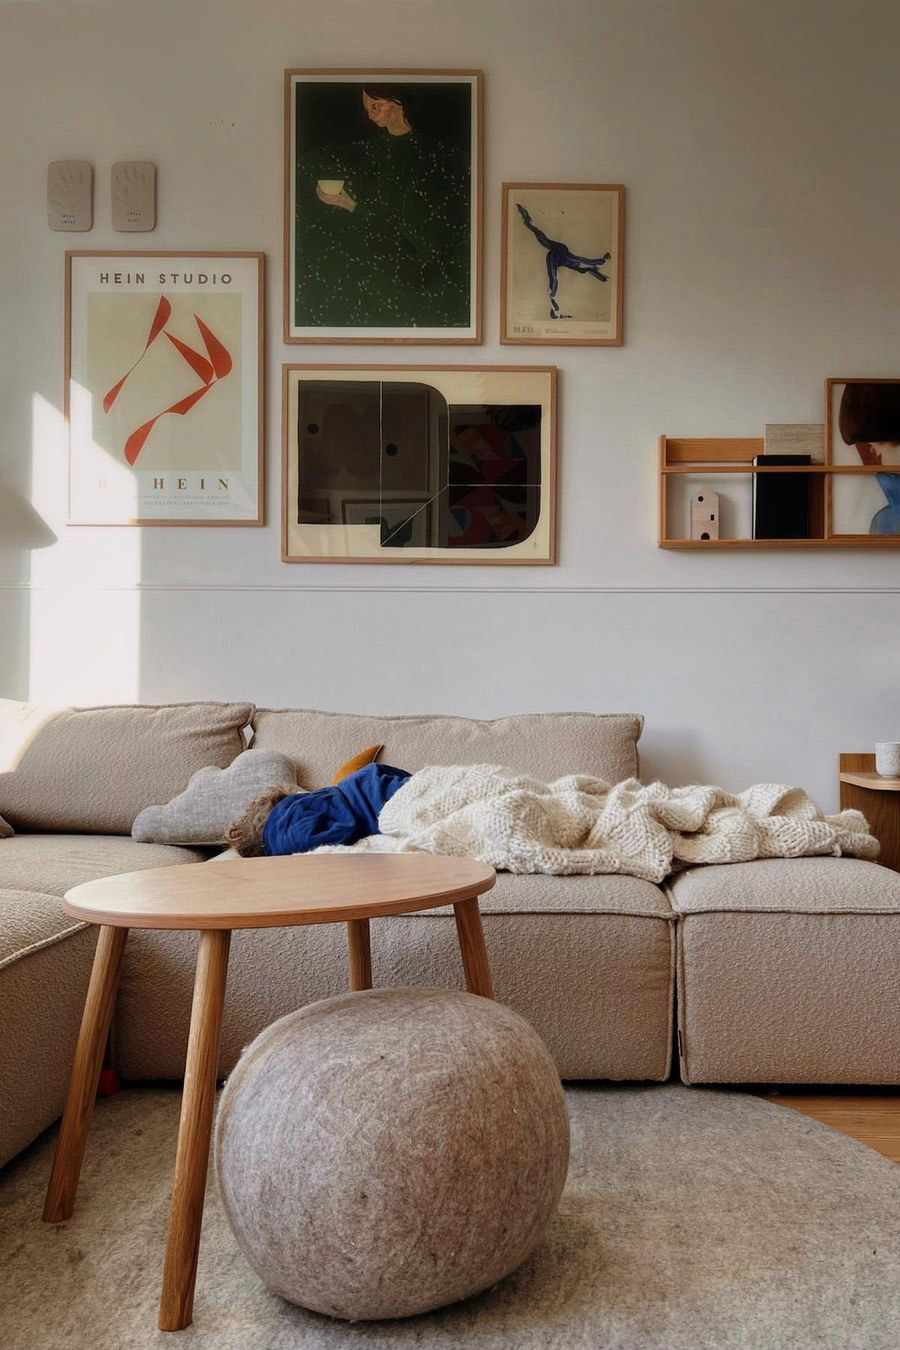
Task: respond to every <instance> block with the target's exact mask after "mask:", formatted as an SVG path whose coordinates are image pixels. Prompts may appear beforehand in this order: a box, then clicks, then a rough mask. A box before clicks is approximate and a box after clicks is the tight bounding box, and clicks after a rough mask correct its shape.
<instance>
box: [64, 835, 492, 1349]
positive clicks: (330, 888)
mask: <svg viewBox="0 0 900 1350" xmlns="http://www.w3.org/2000/svg"><path fill="white" fill-rule="evenodd" d="M494 880H495V877H494V869H493V868H492V867H488V866H487V865H486V864H485V863H480V862H474V861H472V860H471V859H469V858H444V857H436V856H433V855H431V854H424V853H415V854H405V855H403V854H394V855H391V854H377V853H370V854H364V853H363V854H302V855H292V856H289V857H283V858H243V859H240V860H236V861H234V862H225V863H215V864H210V865H209V866H204V865H203V864H200V863H182V864H180V865H179V866H176V867H156V868H152V869H150V870H148V871H146V872H129V873H127V874H126V875H124V876H115V877H101V878H100V879H99V880H97V881H88V882H85V883H84V884H83V885H81V886H75V887H74V888H73V889H72V890H71V891H69V892H67V894H66V897H65V901H64V905H65V909H66V911H67V913H69V914H72V915H74V917H75V918H77V919H81V920H87V922H88V923H95V924H99V925H100V933H99V936H98V939H97V951H96V955H95V956H94V967H93V971H92V973H91V982H90V987H89V988H88V993H87V998H86V1000H85V1005H84V1015H83V1017H82V1022H81V1032H80V1034H79V1037H78V1045H77V1047H76V1049H75V1062H74V1064H73V1065H72V1075H71V1078H70V1079H69V1091H68V1095H67V1097H66V1105H65V1110H64V1112H63V1118H62V1124H61V1126H60V1131H59V1137H58V1139H57V1141H56V1152H55V1154H54V1157H53V1168H52V1171H51V1173H50V1182H49V1185H48V1187H47V1198H46V1200H45V1202H44V1216H43V1217H44V1222H45V1223H61V1222H62V1221H63V1220H64V1219H68V1218H70V1217H71V1214H72V1211H73V1209H74V1207H75V1191H76V1188H77V1186H78V1176H79V1173H80V1171H81V1161H82V1158H83V1157H84V1149H85V1144H86V1142H87V1134H88V1128H89V1126H90V1123H91V1114H92V1112H93V1107H94V1098H95V1096H96V1093H97V1080H98V1078H99V1075H100V1064H101V1061H102V1058H103V1051H104V1047H105V1045H106V1037H107V1034H108V1032H109V1025H110V1020H111V1018H112V1011H113V1004H114V1003H115V998H116V988H117V986H118V982H119V970H120V968H121V964H122V953H123V951H124V949H125V940H126V938H127V936H128V929H129V928H161V929H165V928H181V929H183V928H189V929H194V930H196V931H198V932H199V934H200V943H199V948H198V951H197V970H196V974H195V977H194V1001H193V1007H192V1009H191V1030H190V1037H189V1040H188V1050H187V1061H186V1064H185V1073H184V1093H183V1095H182V1099H181V1121H180V1124H179V1127H178V1149H177V1152H176V1155H175V1181H174V1184H173V1188H172V1206H171V1210H170V1214H169V1232H168V1237H167V1239H166V1259H165V1267H164V1270H163V1286H162V1297H161V1300H160V1309H159V1326H160V1330H162V1331H180V1330H181V1328H182V1327H186V1326H188V1325H189V1324H190V1322H191V1319H192V1316H193V1307H194V1283H195V1281H196V1276H197V1254H198V1251H199V1248H200V1225H201V1223H202V1220H203V1198H204V1191H205V1189H206V1174H207V1171H208V1168H209V1141H210V1132H211V1129H212V1119H213V1108H214V1105H215V1094H216V1074H217V1070H218V1064H219V1042H220V1038H221V1031H222V1013H223V1009H224V1006H225V980H226V977H227V974H228V950H229V945H230V942H231V933H232V930H233V929H235V928H280V927H290V926H292V925H294V924H312V923H346V925H347V936H348V943H349V957H350V961H349V966H350V988H351V990H354V989H369V988H371V985H372V961H371V954H370V948H369V920H370V919H373V918H379V917H381V916H384V915H389V914H410V913H414V912H415V911H416V910H422V909H434V908H435V907H436V906H438V905H452V906H453V910H454V914H455V915H456V930H457V936H458V939H459V949H460V955H461V957H462V965H463V971H464V973H465V978H466V988H467V989H468V990H469V992H470V993H472V994H481V995H483V996H484V997H485V998H492V997H493V990H492V987H491V972H490V966H489V965H488V958H487V952H486V951H485V947H484V935H483V933H482V930H481V915H480V913H479V909H478V897H479V895H481V894H483V892H484V891H488V890H490V888H491V887H492V886H493V884H494ZM260 978H261V979H265V971H261V972H260Z"/></svg>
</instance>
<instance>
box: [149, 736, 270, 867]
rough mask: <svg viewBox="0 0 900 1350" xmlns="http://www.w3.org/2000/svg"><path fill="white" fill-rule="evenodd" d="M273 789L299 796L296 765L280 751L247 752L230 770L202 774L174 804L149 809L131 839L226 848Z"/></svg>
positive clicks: (176, 797) (191, 781)
mask: <svg viewBox="0 0 900 1350" xmlns="http://www.w3.org/2000/svg"><path fill="white" fill-rule="evenodd" d="M273 787H280V788H285V789H287V791H289V792H292V791H295V790H296V787H297V772H296V769H295V768H294V761H293V760H292V759H291V758H290V757H289V756H288V755H282V754H280V753H279V751H277V750H244V751H243V753H242V754H240V755H238V757H237V759H235V760H233V761H232V763H231V764H229V765H228V768H227V769H216V768H207V769H198V770H197V772H196V773H195V774H192V775H191V780H190V782H189V783H188V785H187V787H186V788H185V789H184V791H183V792H179V793H178V795H177V796H175V797H173V798H172V800H171V801H170V802H165V803H163V804H162V805H161V806H145V807H144V809H143V811H141V812H140V814H139V815H138V816H137V817H136V818H135V822H134V824H133V825H132V827H131V836H132V838H133V839H138V840H140V841H141V842H143V843H146V844H205V845H219V846H221V845H222V844H223V843H224V842H225V831H226V830H227V829H228V826H229V825H230V824H231V822H232V821H233V820H235V819H236V818H237V817H238V816H240V815H242V814H243V813H244V811H246V809H247V807H248V806H249V805H250V803H251V802H252V801H253V800H254V798H256V797H259V796H260V795H261V794H262V793H263V792H265V791H266V790H267V789H268V788H273Z"/></svg>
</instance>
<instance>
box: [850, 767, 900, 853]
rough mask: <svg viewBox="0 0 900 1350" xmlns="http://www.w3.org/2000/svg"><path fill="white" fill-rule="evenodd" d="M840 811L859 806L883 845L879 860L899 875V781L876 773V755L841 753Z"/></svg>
mask: <svg viewBox="0 0 900 1350" xmlns="http://www.w3.org/2000/svg"><path fill="white" fill-rule="evenodd" d="M838 780H839V783H840V790H841V810H842V811H843V810H845V809H846V808H847V807H851V806H853V807H856V809H857V811H862V813H863V815H864V816H865V818H866V820H867V821H868V822H869V828H870V829H871V831H872V833H873V834H874V836H875V838H876V839H877V840H878V842H879V843H880V845H881V853H880V855H879V858H878V861H879V862H880V863H881V864H882V866H884V867H891V868H893V870H894V871H895V872H900V778H882V777H881V775H880V774H878V773H876V772H875V755H874V753H872V754H865V755H863V754H860V755H849V754H842V755H841V756H840V759H839V762H838Z"/></svg>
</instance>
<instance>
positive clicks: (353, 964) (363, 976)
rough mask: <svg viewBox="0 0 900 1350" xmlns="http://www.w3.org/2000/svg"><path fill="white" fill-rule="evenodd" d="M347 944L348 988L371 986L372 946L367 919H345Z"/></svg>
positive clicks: (366, 987)
mask: <svg viewBox="0 0 900 1350" xmlns="http://www.w3.org/2000/svg"><path fill="white" fill-rule="evenodd" d="M347 944H348V947H349V951H350V990H351V992H355V991H356V990H358V989H371V988H372V947H371V942H370V939H369V920H368V919H348V920H347Z"/></svg>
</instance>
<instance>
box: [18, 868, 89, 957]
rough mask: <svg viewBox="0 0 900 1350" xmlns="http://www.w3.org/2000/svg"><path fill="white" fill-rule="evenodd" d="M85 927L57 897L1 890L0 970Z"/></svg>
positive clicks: (35, 892)
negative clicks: (67, 910)
mask: <svg viewBox="0 0 900 1350" xmlns="http://www.w3.org/2000/svg"><path fill="white" fill-rule="evenodd" d="M84 926H85V925H84V924H83V923H80V922H79V920H78V919H73V918H72V916H71V915H70V914H67V913H66V911H65V910H64V909H63V907H62V903H61V901H60V898H59V896H58V895H42V894H41V893H40V892H39V891H30V890H19V889H17V888H16V887H9V888H7V887H4V888H3V889H2V890H0V970H2V969H3V967H4V966H8V965H11V964H12V962H13V961H18V960H21V958H22V957H24V956H28V955H29V954H30V953H31V952H35V951H38V950H39V949H40V948H41V947H47V946H49V945H51V944H52V943H54V942H59V941H60V940H61V939H62V938H65V937H68V936H69V935H70V934H72V933H75V932H77V931H78V930H79V929H81V928H84Z"/></svg>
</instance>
